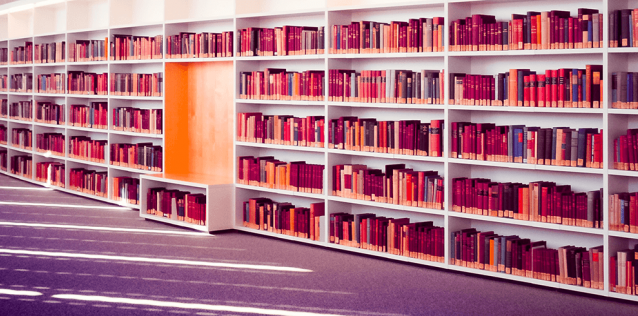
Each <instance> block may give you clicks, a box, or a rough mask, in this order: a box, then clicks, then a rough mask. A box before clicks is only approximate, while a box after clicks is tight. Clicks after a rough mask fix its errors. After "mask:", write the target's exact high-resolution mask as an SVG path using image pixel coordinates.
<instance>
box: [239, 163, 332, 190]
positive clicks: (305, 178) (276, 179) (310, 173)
mask: <svg viewBox="0 0 638 316" xmlns="http://www.w3.org/2000/svg"><path fill="white" fill-rule="evenodd" d="M323 170H324V166H323V165H317V164H307V163H306V162H304V161H292V162H288V163H287V162H284V161H280V160H277V159H275V158H274V157H272V156H264V157H253V156H242V157H238V164H237V173H238V174H237V183H240V184H245V185H254V186H260V187H265V188H270V189H278V190H287V191H295V192H305V193H313V194H322V193H323V173H324V172H323Z"/></svg>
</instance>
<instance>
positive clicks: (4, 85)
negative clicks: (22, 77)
mask: <svg viewBox="0 0 638 316" xmlns="http://www.w3.org/2000/svg"><path fill="white" fill-rule="evenodd" d="M0 91H1V92H8V91H9V76H7V75H0Z"/></svg>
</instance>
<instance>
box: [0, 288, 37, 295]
mask: <svg viewBox="0 0 638 316" xmlns="http://www.w3.org/2000/svg"><path fill="white" fill-rule="evenodd" d="M0 294H4V295H18V296H40V295H42V293H40V292H35V291H16V290H9V289H0Z"/></svg>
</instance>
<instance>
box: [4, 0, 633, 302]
mask: <svg viewBox="0 0 638 316" xmlns="http://www.w3.org/2000/svg"><path fill="white" fill-rule="evenodd" d="M635 7H638V0H626V1H625V0H624V1H615V0H584V1H576V0H567V1H558V2H557V1H549V0H540V1H522V0H521V1H519V0H512V1H497V0H493V1H474V0H434V1H431V0H406V1H399V2H393V1H390V0H326V1H294V0H268V1H266V0H235V1H208V0H66V1H65V0H61V1H58V0H54V1H52V0H48V1H40V2H37V1H36V4H33V3H32V1H26V0H23V1H18V2H16V3H12V4H8V5H4V6H0V47H8V48H12V47H14V46H19V45H23V44H24V42H25V41H32V42H34V43H45V42H52V41H60V40H65V41H66V42H67V43H71V42H74V41H75V40H78V39H102V40H103V39H104V38H109V39H110V38H111V37H112V35H114V34H132V35H144V36H155V35H163V39H164V40H165V39H166V37H167V36H171V35H176V34H179V32H184V31H189V32H202V31H209V32H223V31H233V32H234V34H235V38H234V41H235V43H234V45H233V46H234V47H235V49H237V47H238V45H237V38H236V35H237V30H238V29H242V28H246V27H275V26H283V25H309V26H324V27H325V38H326V43H325V44H326V45H325V48H326V53H325V54H319V55H305V56H281V57H278V56H271V57H225V58H200V59H198V58H187V59H181V58H179V59H170V58H166V56H164V57H165V58H163V59H152V60H127V61H96V62H75V63H71V62H65V63H56V64H52V65H48V64H40V65H38V64H35V65H7V66H0V74H9V75H11V74H14V73H22V72H31V73H33V74H34V78H35V76H36V75H37V74H39V73H51V72H64V73H67V71H69V70H85V71H91V72H98V73H104V72H106V73H114V72H147V73H148V72H160V71H161V72H163V71H164V67H165V64H166V63H171V62H179V63H190V62H193V63H196V62H215V61H220V62H228V61H232V62H233V69H234V74H235V77H234V78H232V80H233V82H235V84H234V86H235V87H234V92H229V93H233V95H234V102H233V104H232V107H233V112H234V113H235V114H237V113H239V112H262V113H264V114H269V115H276V114H291V115H294V116H297V117H299V116H309V115H313V116H314V115H322V116H324V117H325V118H326V121H329V120H330V119H333V118H338V117H340V116H345V115H356V116H359V117H375V118H377V119H383V120H399V119H413V118H416V119H419V120H421V121H429V120H432V119H444V120H445V123H446V128H445V131H446V133H445V134H444V138H443V140H444V147H443V148H445V149H444V150H443V151H444V153H443V157H420V156H406V155H396V154H380V153H369V152H358V151H346V150H338V149H328V148H327V146H326V147H325V148H316V147H293V146H283V145H270V144H256V143H249V142H240V141H238V140H236V139H235V140H234V143H233V144H234V146H233V153H234V155H233V157H234V159H235V167H234V170H233V176H234V177H235V178H236V174H237V166H236V163H237V161H236V157H238V156H245V155H252V156H263V155H273V156H275V158H278V159H281V160H284V161H294V160H304V161H307V162H308V163H315V164H322V165H325V166H326V168H325V171H324V193H323V194H310V193H301V192H291V191H285V190H275V189H267V188H262V187H257V186H249V185H243V184H235V185H234V187H233V188H232V189H231V191H232V194H231V196H232V198H231V200H230V202H231V203H230V204H229V205H228V209H227V212H226V213H224V212H219V213H215V214H211V213H209V216H208V219H209V222H210V220H212V219H213V218H217V217H218V216H219V218H220V219H221V220H222V222H223V221H225V220H226V217H224V216H227V215H228V216H230V218H229V219H228V221H229V222H227V223H225V225H226V226H224V227H221V226H219V227H217V226H215V225H213V226H210V223H208V225H207V226H206V227H205V229H208V230H214V229H223V228H230V227H232V228H234V229H238V230H242V231H248V232H252V233H256V234H261V235H266V236H272V237H277V238H282V239H288V240H296V241H299V242H304V243H309V244H313V245H321V246H325V247H328V248H333V249H340V250H345V251H351V252H353V253H361V254H367V255H372V256H378V257H383V258H390V259H393V260H398V261H404V262H413V263H418V264H423V265H426V266H436V267H440V268H446V269H450V270H453V271H462V272H468V273H474V274H480V275H486V276H491V277H496V278H505V279H509V280H515V281H520V282H524V283H530V284H537V285H543V286H547V287H551V288H561V289H569V290H573V291H577V292H583V293H592V294H596V295H601V296H609V297H616V298H621V299H627V300H638V297H636V296H628V295H623V294H618V293H614V292H610V289H609V284H608V282H607V281H608V279H607V276H608V272H609V267H608V264H607V263H608V258H609V256H610V255H611V254H614V253H615V252H616V251H618V250H620V249H623V248H627V247H632V246H633V245H634V244H636V243H638V235H637V234H630V233H623V232H616V231H610V230H609V229H608V227H607V224H605V226H604V227H603V228H602V229H594V228H582V227H575V226H566V225H558V224H549V223H540V222H531V221H522V220H514V219H507V218H498V217H489V216H480V215H472V214H465V213H457V212H453V211H451V200H452V194H451V191H450V188H451V187H452V179H453V178H456V177H485V178H490V179H492V180H493V181H499V182H524V183H527V182H530V181H539V180H545V181H554V182H557V183H559V184H569V185H571V186H572V189H573V190H575V191H578V192H582V191H589V190H595V189H599V188H603V200H604V209H605V212H604V214H605V215H604V217H605V218H604V219H605V223H607V222H608V216H607V211H606V210H607V209H608V199H607V197H608V196H609V194H614V193H618V192H627V191H631V190H638V172H632V171H622V170H614V169H612V164H611V159H612V156H611V154H612V148H611V146H610V144H612V142H613V139H614V138H616V137H618V135H620V134H621V133H623V132H624V131H626V129H627V128H638V110H620V109H611V104H610V103H609V100H610V96H611V85H610V84H608V83H609V82H610V78H611V73H612V72H614V71H623V70H624V71H638V55H637V54H636V52H638V49H637V48H608V41H607V38H608V31H607V28H608V24H607V20H608V19H607V16H608V13H609V12H611V10H614V9H620V8H635ZM577 8H595V9H598V10H599V11H600V12H601V13H602V14H603V17H604V20H605V23H604V29H603V39H604V40H603V47H602V48H596V49H572V50H536V51H532V50H522V51H500V52H495V51H482V52H451V51H448V50H447V46H446V50H445V51H444V52H433V53H391V54H328V48H329V43H328V39H329V37H330V34H331V26H332V25H333V24H345V23H349V22H351V21H360V20H371V21H380V22H390V21H396V20H399V21H406V20H408V19H410V18H419V17H436V16H442V17H444V18H445V28H444V29H445V37H447V36H448V30H449V28H448V26H449V25H450V22H451V21H454V20H456V19H459V18H465V17H467V16H470V15H472V14H491V15H495V16H496V18H497V21H505V20H509V19H510V15H511V14H512V13H525V12H527V11H548V10H566V11H570V12H571V13H572V15H575V14H576V10H577ZM444 42H445V44H446V45H447V43H448V39H447V38H445V40H444ZM163 46H164V47H165V46H166V45H163ZM235 55H236V53H235ZM587 64H602V65H603V66H604V73H603V75H604V80H605V84H606V90H605V94H604V95H603V99H604V105H603V106H602V108H600V109H561V108H523V107H496V106H463V105H449V104H448V102H447V101H448V98H447V91H448V89H447V87H448V85H449V82H448V81H449V80H448V79H449V77H447V76H448V74H450V73H454V72H461V73H476V74H486V75H487V74H492V75H495V74H497V73H499V72H505V71H508V70H509V69H512V68H530V69H532V70H537V71H544V70H545V69H558V68H584V66H585V65H587ZM268 67H275V68H285V69H287V70H292V71H305V70H324V71H327V70H328V69H333V68H341V69H355V70H368V69H388V68H391V69H411V70H421V69H438V70H441V69H442V70H444V71H445V76H446V77H445V85H446V86H445V87H446V88H445V89H444V90H445V91H444V93H445V97H444V98H443V99H444V102H443V103H442V104H423V105H421V104H407V105H406V104H393V103H375V104H370V103H354V102H330V101H327V100H326V101H273V100H247V99H240V98H239V95H238V89H237V81H238V78H237V74H238V73H240V72H242V71H256V70H263V69H264V68H268ZM229 80H231V78H229ZM164 91H165V90H164ZM0 98H7V99H8V101H9V104H11V103H12V102H17V101H26V100H36V101H51V102H55V103H57V104H65V109H66V111H67V114H68V108H69V106H70V104H85V105H86V104H88V103H90V102H97V101H104V102H108V104H109V107H108V109H109V116H111V112H112V109H113V108H115V107H123V106H132V107H137V108H152V109H164V105H165V101H164V97H124V96H113V95H108V96H89V95H74V94H63V95H52V94H38V93H12V92H0ZM229 106H231V105H230V104H229ZM235 117H236V115H235ZM66 119H67V121H68V115H67V116H66ZM454 121H471V122H475V123H480V122H490V123H496V124H499V125H512V124H525V125H528V126H530V125H531V126H541V127H553V126H569V127H571V128H580V127H595V128H599V129H603V130H604V133H605V134H606V137H605V139H604V142H603V152H604V154H603V160H604V161H605V163H604V164H603V167H602V168H601V169H591V168H573V167H559V166H540V165H529V164H521V163H499V162H491V161H476V160H463V159H458V158H450V157H449V148H450V133H449V131H450V123H451V122H454ZM0 125H4V126H6V127H7V128H8V129H9V130H10V129H13V128H16V127H18V128H19V127H28V128H31V130H32V131H34V132H33V135H34V140H35V135H36V134H37V133H39V131H42V130H46V131H49V130H54V131H63V132H64V133H65V135H66V139H67V142H68V140H69V139H70V136H76V135H77V136H79V135H86V136H90V137H92V138H94V139H105V140H108V141H109V145H110V144H111V143H116V142H131V143H132V142H142V141H144V142H152V143H153V144H156V145H162V146H163V147H164V145H165V138H164V135H143V134H137V133H129V132H118V131H114V130H112V128H111V126H112V118H111V117H109V129H108V130H95V129H87V128H78V127H72V126H69V125H62V126H54V125H51V124H41V123H34V122H23V121H17V120H11V119H0ZM164 126H166V124H164ZM326 132H327V128H326ZM326 139H327V137H326ZM0 147H1V148H7V150H8V155H9V156H14V155H19V154H29V155H32V156H33V164H34V166H35V163H36V162H39V161H44V160H43V159H55V160H61V161H64V162H65V163H66V170H67V181H68V170H70V168H75V167H86V168H92V169H95V170H100V171H104V170H106V171H108V173H109V186H112V180H111V179H112V177H119V176H133V177H137V178H140V179H141V180H142V183H144V184H148V185H158V186H162V185H165V186H166V187H174V188H180V189H183V190H188V189H191V190H193V191H196V192H199V193H204V192H205V191H207V190H209V189H210V187H204V186H198V185H196V184H193V183H191V182H188V181H182V182H180V180H175V179H172V180H171V179H161V180H158V178H157V177H154V176H151V175H147V174H148V173H153V172H148V171H142V170H135V169H130V168H125V167H118V166H113V165H110V164H109V162H108V155H107V162H106V163H104V164H101V163H94V162H88V161H83V160H78V159H72V158H69V157H68V152H67V153H66V157H62V158H59V157H51V158H49V157H46V156H43V155H41V154H38V153H37V152H36V151H35V149H33V150H30V151H29V150H21V149H17V148H14V147H12V146H0ZM47 161H48V160H47ZM344 163H360V164H366V165H368V166H369V167H375V168H379V167H382V166H384V165H386V164H391V163H405V164H406V165H407V166H409V167H412V168H415V169H417V170H436V171H438V172H439V174H440V175H442V176H443V177H444V179H445V180H444V181H445V185H444V186H445V188H446V190H445V198H444V199H445V201H446V203H445V210H432V209H425V208H416V207H407V206H400V205H393V204H384V203H376V202H369V201H361V200H355V199H346V198H341V197H335V196H332V195H331V178H332V175H331V167H332V166H334V165H336V164H344ZM3 174H9V173H5V172H3ZM9 175H10V174H9ZM30 181H31V182H35V181H34V179H30ZM147 187H148V186H144V185H142V186H141V190H140V197H141V199H142V203H141V206H140V207H138V206H131V205H128V206H129V207H133V208H139V209H140V214H141V216H142V217H147V218H149V219H153V220H160V221H165V222H168V223H170V224H175V225H180V223H176V222H177V221H175V220H173V219H158V218H156V217H157V216H150V217H148V216H145V207H144V206H145V204H144V203H145V202H144V199H145V194H146V192H145V191H144V190H145V188H147ZM67 188H68V186H67ZM111 189H112V188H109V197H111V194H112V190H111ZM62 190H63V191H65V192H70V193H77V192H74V191H71V190H68V189H62ZM80 195H83V196H84V195H85V194H80ZM254 197H268V198H271V199H273V200H275V201H289V202H291V203H294V204H295V205H298V206H302V207H307V206H308V205H309V204H310V203H316V202H322V201H323V202H325V203H326V214H327V215H328V214H331V213H336V212H349V213H352V214H356V213H365V212H373V213H376V214H379V215H382V216H388V217H395V218H399V217H409V218H410V219H411V220H413V221H420V220H431V221H434V223H435V225H436V226H442V227H444V228H445V242H444V246H445V262H446V263H437V262H427V261H422V260H417V259H412V258H407V257H400V256H395V255H390V254H387V253H380V252H373V251H368V250H362V249H355V248H351V247H345V246H341V245H335V244H330V243H328V242H327V240H328V239H327V236H328V229H327V227H328V219H327V218H328V216H326V217H325V219H324V221H323V222H322V227H323V228H322V232H321V233H322V234H321V240H320V241H310V240H302V239H299V238H295V237H291V236H283V235H277V234H273V233H269V232H262V231H255V230H252V229H247V228H245V227H243V218H242V212H241V208H242V202H243V201H246V200H248V199H249V198H254ZM94 198H96V199H99V200H107V201H110V202H113V203H118V202H115V201H112V200H110V199H103V198H99V197H94ZM210 198H211V197H209V199H210ZM211 215H212V216H211ZM182 224H184V223H182ZM182 226H186V227H190V226H189V225H182ZM469 227H474V228H477V229H478V230H485V231H489V230H493V231H495V232H496V233H498V234H508V233H512V234H518V235H520V236H521V237H524V238H530V239H532V240H547V241H548V247H560V246H564V245H567V244H575V245H577V246H584V247H592V246H598V245H604V247H605V253H606V255H605V257H606V258H605V259H606V260H605V280H606V281H605V289H604V290H592V289H587V288H583V287H575V286H568V285H563V284H559V283H554V282H546V281H540V280H535V279H529V278H523V277H518V276H513V275H509V274H502V273H493V272H489V271H483V270H475V269H468V268H463V267H458V266H455V265H450V264H447V262H449V256H450V249H449V248H450V246H449V244H450V233H451V232H454V231H457V230H460V229H464V228H469ZM190 228H194V229H202V227H190Z"/></svg>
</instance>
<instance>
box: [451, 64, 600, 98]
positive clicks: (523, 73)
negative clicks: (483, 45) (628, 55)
mask: <svg viewBox="0 0 638 316" xmlns="http://www.w3.org/2000/svg"><path fill="white" fill-rule="evenodd" d="M450 83H452V84H451V85H450V87H449V88H450V91H449V102H448V103H449V104H456V105H483V106H525V107H559V108H600V107H601V105H602V104H603V103H602V102H603V99H602V96H603V95H604V91H603V67H602V66H601V65H587V66H586V68H585V69H569V68H563V69H556V70H553V69H552V70H550V69H548V70H545V73H544V74H542V73H541V72H539V73H538V74H537V72H536V71H530V70H529V69H510V71H509V72H504V73H499V74H498V75H497V76H496V78H495V77H494V76H492V75H473V74H465V73H452V74H450Z"/></svg>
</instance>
